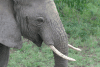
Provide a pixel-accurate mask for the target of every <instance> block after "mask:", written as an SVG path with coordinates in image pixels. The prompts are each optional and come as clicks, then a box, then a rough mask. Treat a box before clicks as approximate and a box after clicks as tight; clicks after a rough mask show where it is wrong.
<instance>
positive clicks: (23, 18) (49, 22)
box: [0, 0, 68, 67]
mask: <svg viewBox="0 0 100 67" xmlns="http://www.w3.org/2000/svg"><path fill="white" fill-rule="evenodd" d="M21 35H22V36H24V37H25V38H27V39H29V40H31V41H32V42H33V43H35V44H36V45H37V46H39V47H41V44H42V42H43V41H44V43H45V44H46V45H54V46H55V47H56V48H57V49H58V50H59V51H60V52H62V53H63V54H65V55H68V46H67V45H68V41H67V34H66V32H65V31H64V28H63V25H62V23H61V20H60V17H59V14H58V12H57V9H56V6H55V3H54V1H53V0H0V67H7V63H8V57H9V48H10V47H12V48H18V49H20V48H21V47H22V40H21ZM33 58H34V57H33ZM54 60H55V66H54V67H68V65H67V63H68V61H67V60H65V59H62V58H61V57H59V56H58V55H56V54H55V53H54Z"/></svg>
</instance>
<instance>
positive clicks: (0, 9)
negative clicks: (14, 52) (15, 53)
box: [0, 2, 22, 49]
mask: <svg viewBox="0 0 100 67" xmlns="http://www.w3.org/2000/svg"><path fill="white" fill-rule="evenodd" d="M10 4H12V3H11V2H9V3H3V4H1V3H0V43H1V44H3V45H5V46H8V47H13V48H18V49H20V48H21V47H22V40H21V33H20V29H19V27H18V24H17V23H16V21H15V19H14V15H13V13H14V12H13V9H12V8H11V7H10V6H11V5H10ZM5 5H6V6H5Z"/></svg>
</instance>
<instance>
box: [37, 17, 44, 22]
mask: <svg viewBox="0 0 100 67" xmlns="http://www.w3.org/2000/svg"><path fill="white" fill-rule="evenodd" d="M36 20H37V21H38V22H44V18H43V17H38V18H37V19H36Z"/></svg>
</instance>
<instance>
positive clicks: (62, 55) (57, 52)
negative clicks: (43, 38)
mask: <svg viewBox="0 0 100 67" xmlns="http://www.w3.org/2000/svg"><path fill="white" fill-rule="evenodd" d="M50 48H51V49H52V50H53V51H54V52H55V53H56V54H57V55H58V56H60V57H62V58H64V59H66V60H70V61H76V60H75V59H73V58H70V57H67V56H66V55H64V54H62V53H61V52H59V51H58V50H57V49H56V48H55V47H54V46H53V45H50Z"/></svg>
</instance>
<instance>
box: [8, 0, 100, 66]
mask: <svg viewBox="0 0 100 67" xmlns="http://www.w3.org/2000/svg"><path fill="white" fill-rule="evenodd" d="M55 1H57V0H55ZM78 1H79V0H78ZM56 5H57V8H58V11H59V15H60V17H61V20H62V23H63V25H64V28H65V30H66V32H67V34H68V40H69V43H70V44H72V45H74V46H76V47H79V48H81V49H82V51H81V52H77V51H75V50H73V49H70V48H69V55H68V56H69V57H72V58H74V59H76V60H77V61H76V62H71V61H69V63H68V64H69V67H100V1H99V0H96V1H95V2H94V0H88V3H87V4H86V5H87V7H86V8H84V9H82V12H79V11H77V9H76V8H74V7H73V8H70V7H68V5H67V4H66V3H64V2H59V1H57V2H56ZM80 7H81V5H80ZM53 66H54V59H53V53H52V51H51V50H50V48H49V47H48V46H46V45H45V44H43V45H42V47H40V48H39V47H37V46H36V45H35V44H33V43H32V42H27V41H25V42H24V43H23V47H22V49H20V50H17V49H12V48H11V50H10V59H9V64H8V67H53Z"/></svg>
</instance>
